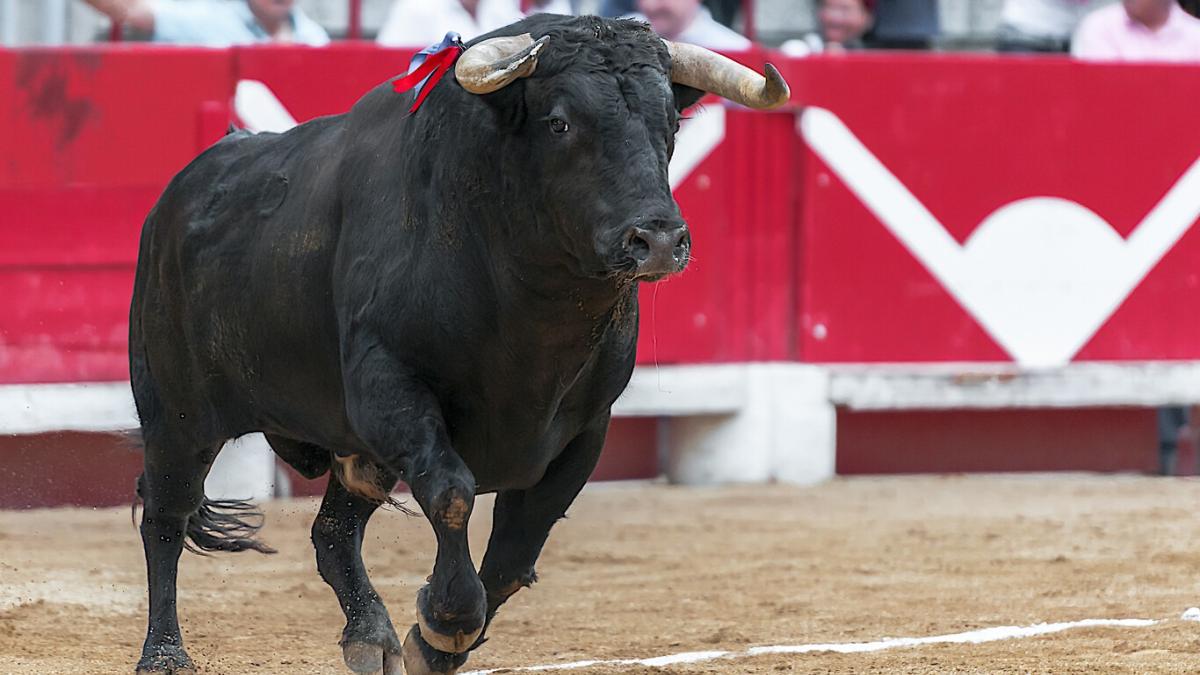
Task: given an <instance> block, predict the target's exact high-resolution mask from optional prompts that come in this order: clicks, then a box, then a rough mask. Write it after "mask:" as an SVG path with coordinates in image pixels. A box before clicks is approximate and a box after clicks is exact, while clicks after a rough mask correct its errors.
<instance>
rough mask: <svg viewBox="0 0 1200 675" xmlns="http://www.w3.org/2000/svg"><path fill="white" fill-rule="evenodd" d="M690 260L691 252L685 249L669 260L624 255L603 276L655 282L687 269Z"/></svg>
mask: <svg viewBox="0 0 1200 675" xmlns="http://www.w3.org/2000/svg"><path fill="white" fill-rule="evenodd" d="M690 260H691V252H690V251H686V250H685V251H684V252H683V253H682V254H681V255H678V256H672V258H671V259H670V260H669V261H658V262H657V263H654V262H652V261H647V260H642V261H639V260H637V259H635V258H633V257H629V256H625V257H623V258H622V259H621V260H620V261H618V262H616V263H615V264H613V265H612V266H611V267H610V268H609V270H608V272H607V274H606V275H605V276H608V277H620V278H624V279H628V280H629V281H641V282H645V283H655V282H657V281H662V280H663V279H666V278H667V277H671V276H674V275H676V274H679V273H681V272H683V271H684V270H685V269H687V266H688V262H689V261H690Z"/></svg>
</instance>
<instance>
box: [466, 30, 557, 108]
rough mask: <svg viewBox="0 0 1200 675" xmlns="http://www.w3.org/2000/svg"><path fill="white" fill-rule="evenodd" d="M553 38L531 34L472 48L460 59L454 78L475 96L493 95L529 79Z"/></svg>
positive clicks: (503, 38)
mask: <svg viewBox="0 0 1200 675" xmlns="http://www.w3.org/2000/svg"><path fill="white" fill-rule="evenodd" d="M549 39H550V38H549V36H543V37H541V38H539V39H538V40H536V41H535V40H534V39H533V36H532V35H530V34H529V33H525V34H524V35H516V36H513V37H498V38H492V39H490V40H484V41H483V42H480V43H479V44H476V45H472V46H471V47H469V48H468V49H467V51H465V52H463V53H462V56H460V57H458V62H457V63H456V64H455V65H454V76H455V77H456V78H458V83H459V84H461V85H462V87H463V89H466V90H467V91H469V92H471V93H472V94H490V93H492V92H493V91H496V90H498V89H503V88H504V87H507V86H508V85H509V84H512V82H513V81H514V80H517V79H519V78H522V77H529V76H530V75H532V74H533V71H534V69H536V68H537V59H538V54H539V53H540V52H541V51H542V49H543V48H544V47H545V46H546V42H547V41H548V40H549Z"/></svg>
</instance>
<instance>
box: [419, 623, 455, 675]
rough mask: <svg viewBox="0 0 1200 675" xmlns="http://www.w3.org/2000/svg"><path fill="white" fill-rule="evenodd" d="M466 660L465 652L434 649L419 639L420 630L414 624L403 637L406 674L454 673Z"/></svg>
mask: <svg viewBox="0 0 1200 675" xmlns="http://www.w3.org/2000/svg"><path fill="white" fill-rule="evenodd" d="M466 662H467V655H466V654H448V653H446V652H441V651H438V650H436V649H434V648H433V647H432V646H430V645H429V643H427V642H425V640H423V639H421V630H420V628H418V627H417V626H415V625H414V626H413V627H412V628H410V629H409V631H408V636H407V637H405V638H404V672H405V673H407V675H454V674H455V673H457V672H458V669H459V668H461V667H462V666H463V664H464V663H466Z"/></svg>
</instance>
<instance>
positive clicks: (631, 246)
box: [625, 221, 692, 281]
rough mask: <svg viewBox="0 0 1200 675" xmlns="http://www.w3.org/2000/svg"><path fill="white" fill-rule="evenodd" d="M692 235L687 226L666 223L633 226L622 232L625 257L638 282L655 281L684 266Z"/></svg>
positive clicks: (677, 223)
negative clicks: (640, 280)
mask: <svg viewBox="0 0 1200 675" xmlns="http://www.w3.org/2000/svg"><path fill="white" fill-rule="evenodd" d="M691 247H692V235H691V233H690V232H688V228H687V225H685V224H683V223H680V222H677V221H675V222H667V223H662V224H653V225H648V226H636V225H635V226H633V227H631V228H629V229H628V230H627V231H626V232H625V253H626V254H627V255H628V256H629V258H630V259H631V260H632V261H633V265H634V266H633V269H634V274H635V275H636V276H637V277H638V278H643V279H647V280H651V281H657V280H658V279H661V278H662V277H664V276H666V275H668V274H674V273H676V272H680V271H682V270H683V268H684V267H686V266H687V263H688V256H689V255H690V252H691Z"/></svg>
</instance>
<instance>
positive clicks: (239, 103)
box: [233, 80, 296, 133]
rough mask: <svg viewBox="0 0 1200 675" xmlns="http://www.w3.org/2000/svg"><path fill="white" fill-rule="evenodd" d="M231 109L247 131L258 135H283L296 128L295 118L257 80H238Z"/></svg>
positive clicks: (268, 88)
mask: <svg viewBox="0 0 1200 675" xmlns="http://www.w3.org/2000/svg"><path fill="white" fill-rule="evenodd" d="M233 107H234V110H236V111H237V116H238V119H240V120H241V121H242V124H244V125H245V126H246V128H247V129H249V130H250V131H253V132H255V133H258V132H260V131H274V132H276V133H283V132H285V131H287V130H288V129H291V128H292V127H294V126H296V118H294V117H292V114H291V113H290V112H288V110H287V108H285V107H283V104H282V103H280V102H279V99H278V98H276V96H275V92H273V91H271V88H270V87H268V86H267V85H265V84H263V83H262V82H259V81H258V80H239V81H238V83H237V90H236V92H235V93H234V95H233Z"/></svg>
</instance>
